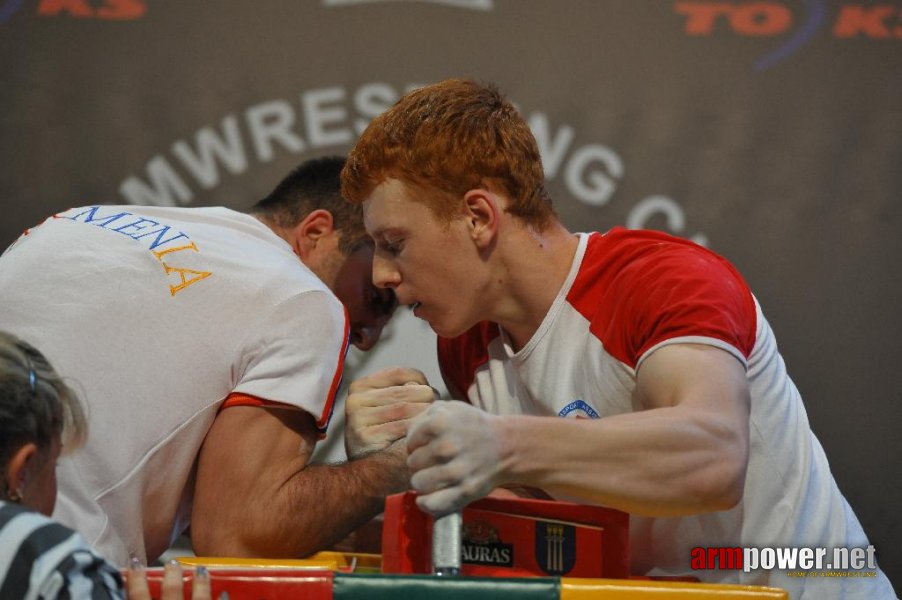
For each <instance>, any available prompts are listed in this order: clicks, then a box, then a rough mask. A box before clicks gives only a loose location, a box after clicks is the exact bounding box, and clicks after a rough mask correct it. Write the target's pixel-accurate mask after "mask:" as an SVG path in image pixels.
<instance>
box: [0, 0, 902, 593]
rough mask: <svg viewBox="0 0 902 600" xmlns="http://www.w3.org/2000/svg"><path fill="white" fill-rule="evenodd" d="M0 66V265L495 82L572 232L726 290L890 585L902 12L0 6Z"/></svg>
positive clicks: (594, 4)
mask: <svg viewBox="0 0 902 600" xmlns="http://www.w3.org/2000/svg"><path fill="white" fill-rule="evenodd" d="M0 56H2V59H0V164H2V169H0V210H2V212H3V217H2V219H0V247H6V246H7V245H8V244H10V243H11V242H12V241H13V240H14V239H15V238H16V237H17V236H18V235H19V234H20V233H21V232H22V230H24V229H25V228H26V227H30V226H33V225H35V224H37V223H39V222H41V221H42V220H43V219H44V218H45V217H46V216H48V215H49V214H51V213H54V212H57V211H60V210H62V209H65V208H68V207H70V206H77V205H83V204H88V203H111V204H113V203H116V204H118V203H135V204H158V205H179V206H206V205H226V206H229V207H233V208H244V207H246V206H248V205H250V204H251V203H252V202H253V201H255V200H257V199H258V198H260V197H262V196H263V195H264V194H266V193H267V192H268V191H269V190H270V189H271V188H272V187H273V186H274V185H275V183H276V182H277V181H278V180H279V179H281V177H282V176H284V175H285V174H286V173H287V172H288V171H289V170H290V169H291V168H292V167H293V166H294V165H296V164H297V163H299V162H300V161H302V160H304V159H307V158H312V157H315V156H321V155H325V154H343V153H346V152H347V151H348V149H349V148H350V147H351V145H352V144H353V142H354V140H355V139H356V137H357V136H358V135H359V133H360V131H362V128H363V127H365V125H366V123H367V122H368V121H369V120H370V119H371V118H372V117H374V116H375V115H377V114H378V113H379V112H381V111H382V110H384V109H385V108H387V107H388V106H390V105H391V104H392V103H393V102H394V101H395V100H396V99H397V98H398V97H399V96H400V95H401V94H402V93H404V91H406V90H407V89H409V88H411V87H413V86H417V85H421V84H426V83H431V82H435V81H438V80H441V79H445V78H447V77H453V76H465V77H471V78H475V79H479V80H482V81H492V82H495V83H497V84H498V85H499V87H500V88H501V89H502V90H503V91H504V92H505V93H506V94H507V95H508V96H509V97H510V98H511V99H512V100H514V101H515V102H516V103H517V105H518V106H519V107H520V109H521V111H522V112H523V114H524V115H525V116H526V117H527V119H528V120H529V123H530V125H531V126H532V128H533V130H534V131H535V134H536V136H537V139H538V141H539V143H540V145H541V149H542V153H543V157H544V163H545V170H546V174H547V178H548V182H549V186H548V187H549V189H550V191H551V193H552V196H553V197H554V198H555V201H556V204H557V208H558V210H559V212H560V214H561V216H562V218H563V220H564V222H565V223H566V224H567V225H568V226H569V227H570V228H571V229H573V230H579V231H587V230H602V231H604V230H606V229H608V228H609V227H611V226H613V225H616V224H623V225H627V226H629V227H646V228H654V229H661V230H665V231H668V232H671V233H675V234H678V235H681V236H685V237H688V238H691V239H693V240H696V241H698V242H700V243H702V244H705V245H707V246H708V247H710V248H711V249H713V250H715V251H716V252H718V253H720V254H722V255H724V256H726V257H727V258H728V259H729V260H731V261H732V262H733V263H734V264H735V265H736V266H737V267H738V268H739V269H740V270H741V272H742V273H743V274H744V275H745V277H746V278H747V280H748V281H749V283H750V285H751V287H752V289H753V290H754V291H755V293H756V295H757V297H758V299H759V301H760V303H761V305H762V307H763V309H764V311H765V314H766V315H767V316H768V318H769V320H770V322H771V325H772V326H773V328H774V330H775V331H776V334H777V338H778V340H779V341H780V349H781V351H782V353H783V356H784V358H785V359H786V362H787V364H788V367H789V371H790V374H791V375H792V377H793V379H794V380H795V382H796V383H797V384H798V386H799V388H800V390H801V392H802V396H803V398H804V399H805V404H806V406H807V408H808V412H809V416H810V419H811V422H812V426H813V428H814V430H815V432H816V433H817V435H818V437H819V438H820V440H821V442H822V444H823V445H824V446H825V448H826V450H827V455H828V457H829V458H830V460H831V464H832V468H833V470H834V473H835V474H836V478H837V480H838V482H839V484H840V487H841V489H842V490H843V491H844V493H845V495H846V496H847V498H848V499H849V501H850V502H851V504H852V506H853V507H854V508H855V509H856V511H857V513H858V514H859V516H860V518H861V520H862V522H863V524H864V526H865V529H866V530H867V532H868V534H869V536H870V538H871V541H872V542H873V543H874V544H875V545H876V547H877V551H878V560H879V561H880V563H881V564H882V566H883V567H884V569H885V570H886V572H887V574H888V575H889V577H890V579H891V580H894V581H895V582H896V585H899V582H900V581H902V551H900V550H899V548H902V525H900V524H902V519H900V516H899V507H900V506H902V483H900V479H902V477H900V476H902V473H900V465H902V460H900V459H902V451H900V443H899V433H898V431H899V428H900V425H902V392H900V391H899V390H900V389H902V388H900V383H899V380H900V378H899V373H900V368H899V361H900V359H902V316H900V307H902V276H900V269H899V266H898V265H899V259H900V258H902V235H900V232H899V229H900V225H902V223H900V213H902V210H900V197H902V1H900V0H895V1H857V2H851V1H841V0H840V1H833V0H829V1H828V0H802V1H793V2H791V1H789V0H761V1H742V0H735V1H719V0H710V1H709V0H606V1H599V0H559V1H554V2H552V1H547V0H408V1H403V0H394V1H388V0H305V1H303V2H300V1H296V2H277V1H259V2H247V1H243V0H220V1H218V2H197V1H193V2H192V1H185V0H179V1H176V0H0ZM75 275H77V274H73V276H75ZM414 329H415V333H416V335H419V336H424V335H431V334H429V333H428V329H426V328H424V327H418V326H417V327H415V328H413V329H410V330H405V331H407V332H408V333H409V331H413V330H414ZM403 335H406V333H405V332H400V333H399V332H398V331H396V332H395V334H394V335H393V341H395V342H397V341H398V340H399V339H400V338H402V337H403ZM429 345H430V346H431V342H429ZM404 347H405V344H403V343H402V344H397V345H396V347H395V348H396V352H394V353H393V354H392V358H393V359H394V361H393V362H403V363H407V364H411V365H418V364H419V363H422V362H423V360H424V359H423V358H422V356H421V355H414V356H409V355H405V354H404V353H403V348H404ZM383 352H384V351H383ZM420 366H424V365H420Z"/></svg>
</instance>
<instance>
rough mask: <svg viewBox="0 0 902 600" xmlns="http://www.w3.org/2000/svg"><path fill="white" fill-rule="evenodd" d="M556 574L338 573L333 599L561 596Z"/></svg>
mask: <svg viewBox="0 0 902 600" xmlns="http://www.w3.org/2000/svg"><path fill="white" fill-rule="evenodd" d="M560 589H561V582H560V578H557V577H530V578H524V579H513V578H494V577H434V576H431V575H369V574H364V575H360V574H345V573H336V574H335V579H334V581H333V584H332V598H333V600H399V599H400V600H482V599H491V600H505V599H508V598H509V599H510V600H558V599H559V598H560Z"/></svg>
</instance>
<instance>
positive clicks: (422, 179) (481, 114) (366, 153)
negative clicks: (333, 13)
mask: <svg viewBox="0 0 902 600" xmlns="http://www.w3.org/2000/svg"><path fill="white" fill-rule="evenodd" d="M389 178H394V179H399V180H401V181H403V182H405V183H406V184H412V185H413V186H416V187H419V188H420V189H423V190H426V191H433V190H434V191H438V192H440V193H438V194H429V193H427V194H424V195H423V196H420V195H417V198H419V199H422V200H424V201H425V202H426V203H427V204H428V205H429V206H430V208H432V210H433V211H434V212H435V213H436V214H437V215H439V216H440V217H444V218H446V219H450V218H452V217H453V216H454V215H456V214H459V211H460V208H461V206H460V201H461V200H462V198H463V195H464V194H465V193H466V192H467V191H469V190H472V189H475V188H480V187H483V188H488V189H491V190H492V191H494V192H497V193H503V194H504V195H506V196H507V197H508V198H509V199H510V204H509V205H508V207H507V209H506V210H507V212H509V213H511V214H513V215H516V216H518V217H520V218H522V219H523V220H524V221H526V222H528V223H530V224H532V225H535V226H537V227H539V228H540V229H541V228H543V227H544V226H545V225H546V224H547V223H548V221H549V220H550V218H551V217H553V216H555V213H554V208H553V207H552V205H551V199H550V198H549V196H548V193H547V192H546V191H545V187H544V181H545V174H544V171H543V169H542V157H541V156H540V154H539V147H538V144H537V143H536V140H535V137H534V136H533V135H532V132H531V131H530V130H529V126H528V125H527V124H526V121H525V120H524V119H523V117H521V116H520V113H519V112H518V111H517V109H516V108H515V107H514V105H513V104H511V103H510V102H509V101H507V100H506V99H505V98H504V97H503V96H502V95H501V93H500V92H499V91H498V89H497V88H496V87H495V86H492V85H481V84H478V83H475V82H473V81H467V80H463V79H448V80H445V81H442V82H440V83H436V84H434V85H430V86H426V87H424V88H420V89H417V90H414V91H412V92H410V93H408V94H406V95H405V96H404V97H402V98H401V99H400V100H399V101H398V102H397V103H396V104H395V105H394V106H393V107H392V108H390V109H389V110H387V111H386V112H384V113H382V114H381V115H379V116H378V117H376V118H375V119H374V120H373V122H372V123H370V125H369V126H368V127H367V128H366V130H365V131H364V132H363V135H361V136H360V139H359V140H358V141H357V144H356V145H355V146H354V149H353V150H352V151H351V153H350V155H349V156H348V160H347V163H346V165H345V168H344V170H342V173H341V191H342V195H343V196H344V197H345V198H346V199H348V200H350V201H351V202H355V203H357V202H363V201H364V200H366V198H367V197H369V195H370V194H371V193H372V191H373V190H374V189H375V188H376V186H378V185H379V184H380V183H382V182H384V181H385V180H386V179H389Z"/></svg>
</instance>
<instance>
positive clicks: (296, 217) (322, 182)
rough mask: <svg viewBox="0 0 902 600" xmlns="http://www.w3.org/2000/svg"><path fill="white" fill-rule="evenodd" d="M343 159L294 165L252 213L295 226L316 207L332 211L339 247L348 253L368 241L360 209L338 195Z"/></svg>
mask: <svg viewBox="0 0 902 600" xmlns="http://www.w3.org/2000/svg"><path fill="white" fill-rule="evenodd" d="M344 165H345V159H344V158H343V157H341V156H327V157H323V158H316V159H312V160H308V161H306V162H304V163H302V164H301V165H300V166H298V167H297V168H295V169H294V170H293V171H292V172H291V173H289V174H288V176H286V177H285V179H283V180H282V181H281V182H280V183H279V185H277V186H276V189H274V190H273V191H272V192H271V193H270V194H269V195H268V196H267V197H266V198H264V199H263V200H260V201H259V202H257V203H256V204H255V205H254V206H253V207H252V208H251V213H253V214H255V215H258V216H260V217H263V218H264V219H265V220H266V221H268V222H270V223H272V224H274V225H277V226H279V227H285V228H288V227H294V226H295V225H297V224H298V223H300V222H301V221H302V220H304V218H305V217H306V216H307V215H309V214H310V213H312V212H313V211H314V210H317V209H324V210H327V211H329V212H330V213H332V219H333V223H334V226H335V229H336V230H337V231H338V232H339V234H340V236H339V242H338V247H339V249H340V250H341V251H342V252H343V253H345V254H346V255H347V254H351V253H352V252H353V251H354V250H356V249H358V248H359V247H361V246H362V245H364V244H366V243H369V237H368V236H367V234H366V230H365V229H364V227H363V209H362V207H361V206H360V205H357V204H351V203H350V202H347V201H345V199H344V198H343V197H342V195H341V170H342V168H343V167H344Z"/></svg>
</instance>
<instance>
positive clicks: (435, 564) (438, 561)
mask: <svg viewBox="0 0 902 600" xmlns="http://www.w3.org/2000/svg"><path fill="white" fill-rule="evenodd" d="M462 529H463V515H462V514H461V513H460V512H454V513H451V514H449V515H445V516H444V517H440V518H438V519H436V520H435V521H434V522H433V524H432V574H433V575H438V576H439V577H453V576H456V575H460V562H461V530H462Z"/></svg>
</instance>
